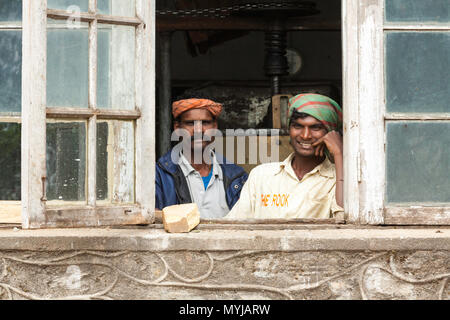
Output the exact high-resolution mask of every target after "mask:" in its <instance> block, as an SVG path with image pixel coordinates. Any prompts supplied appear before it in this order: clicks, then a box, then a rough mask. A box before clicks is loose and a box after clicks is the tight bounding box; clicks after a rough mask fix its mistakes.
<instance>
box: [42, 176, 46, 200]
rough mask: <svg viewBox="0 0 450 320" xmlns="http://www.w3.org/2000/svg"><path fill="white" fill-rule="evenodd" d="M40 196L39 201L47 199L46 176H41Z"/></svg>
mask: <svg viewBox="0 0 450 320" xmlns="http://www.w3.org/2000/svg"><path fill="white" fill-rule="evenodd" d="M41 180H42V198H41V201H47V177H42V178H41Z"/></svg>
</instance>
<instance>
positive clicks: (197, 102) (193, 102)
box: [172, 99, 222, 119]
mask: <svg viewBox="0 0 450 320" xmlns="http://www.w3.org/2000/svg"><path fill="white" fill-rule="evenodd" d="M191 109H206V110H208V111H209V112H211V114H212V115H213V117H214V118H217V116H218V115H219V114H220V113H221V112H222V105H221V104H220V103H217V102H214V101H212V100H208V99H185V100H179V101H175V102H174V103H173V104H172V114H173V117H174V118H175V119H176V118H178V116H179V115H180V114H182V113H183V112H185V111H188V110H191Z"/></svg>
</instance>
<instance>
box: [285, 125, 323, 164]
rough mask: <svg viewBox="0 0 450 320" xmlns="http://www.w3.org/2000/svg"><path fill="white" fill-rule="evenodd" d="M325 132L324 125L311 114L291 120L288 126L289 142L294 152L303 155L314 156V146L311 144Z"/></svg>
mask: <svg viewBox="0 0 450 320" xmlns="http://www.w3.org/2000/svg"><path fill="white" fill-rule="evenodd" d="M326 134H327V129H326V128H325V126H324V125H323V124H322V123H321V122H320V121H319V120H317V119H316V118H314V117H311V116H308V117H306V118H303V119H301V118H299V119H296V120H292V123H291V125H290V126H289V136H290V137H291V141H290V143H291V145H292V147H293V148H294V151H295V153H296V154H299V155H301V156H303V157H315V155H314V151H315V149H316V147H313V146H312V144H313V143H314V142H316V141H317V140H319V139H320V138H322V137H323V136H325V135H326Z"/></svg>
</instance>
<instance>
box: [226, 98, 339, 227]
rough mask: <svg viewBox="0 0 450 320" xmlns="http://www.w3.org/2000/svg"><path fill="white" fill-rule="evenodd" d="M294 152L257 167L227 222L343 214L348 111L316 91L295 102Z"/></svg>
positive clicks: (290, 117) (290, 120) (291, 113)
mask: <svg viewBox="0 0 450 320" xmlns="http://www.w3.org/2000/svg"><path fill="white" fill-rule="evenodd" d="M288 123H289V136H290V143H291V146H292V148H293V151H294V152H293V153H292V154H291V155H290V156H289V157H288V158H287V159H286V160H284V161H283V162H274V163H266V164H262V165H259V166H257V167H255V168H254V169H253V170H252V171H251V172H250V175H249V178H248V180H247V182H246V183H245V185H244V187H243V189H242V192H241V197H240V199H239V201H238V202H237V203H236V205H235V206H234V207H233V209H232V210H231V211H230V213H229V214H228V215H227V216H226V218H227V219H298V218H312V219H326V218H332V217H333V216H334V215H335V214H336V213H337V212H339V211H343V209H342V208H343V182H344V179H343V159H342V156H343V143H342V135H341V134H340V132H341V130H342V109H341V107H340V106H339V105H338V104H337V103H336V102H335V101H334V100H333V99H331V98H329V97H326V96H323V95H320V94H314V93H306V94H299V95H297V96H295V97H292V98H291V99H290V100H289V111H288Z"/></svg>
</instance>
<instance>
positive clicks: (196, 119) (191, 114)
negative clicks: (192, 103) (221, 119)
mask: <svg viewBox="0 0 450 320" xmlns="http://www.w3.org/2000/svg"><path fill="white" fill-rule="evenodd" d="M174 128H175V130H176V129H184V130H186V131H187V132H189V135H190V136H191V139H192V140H191V149H193V150H195V149H197V150H198V149H201V150H203V149H205V148H206V146H207V145H208V144H210V143H211V142H212V139H210V138H206V139H205V138H204V134H205V131H206V130H209V129H217V121H216V120H215V119H214V117H213V116H212V114H211V113H210V112H209V111H208V110H206V109H191V110H188V111H186V112H183V113H182V114H181V116H180V121H179V122H175V124H174Z"/></svg>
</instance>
